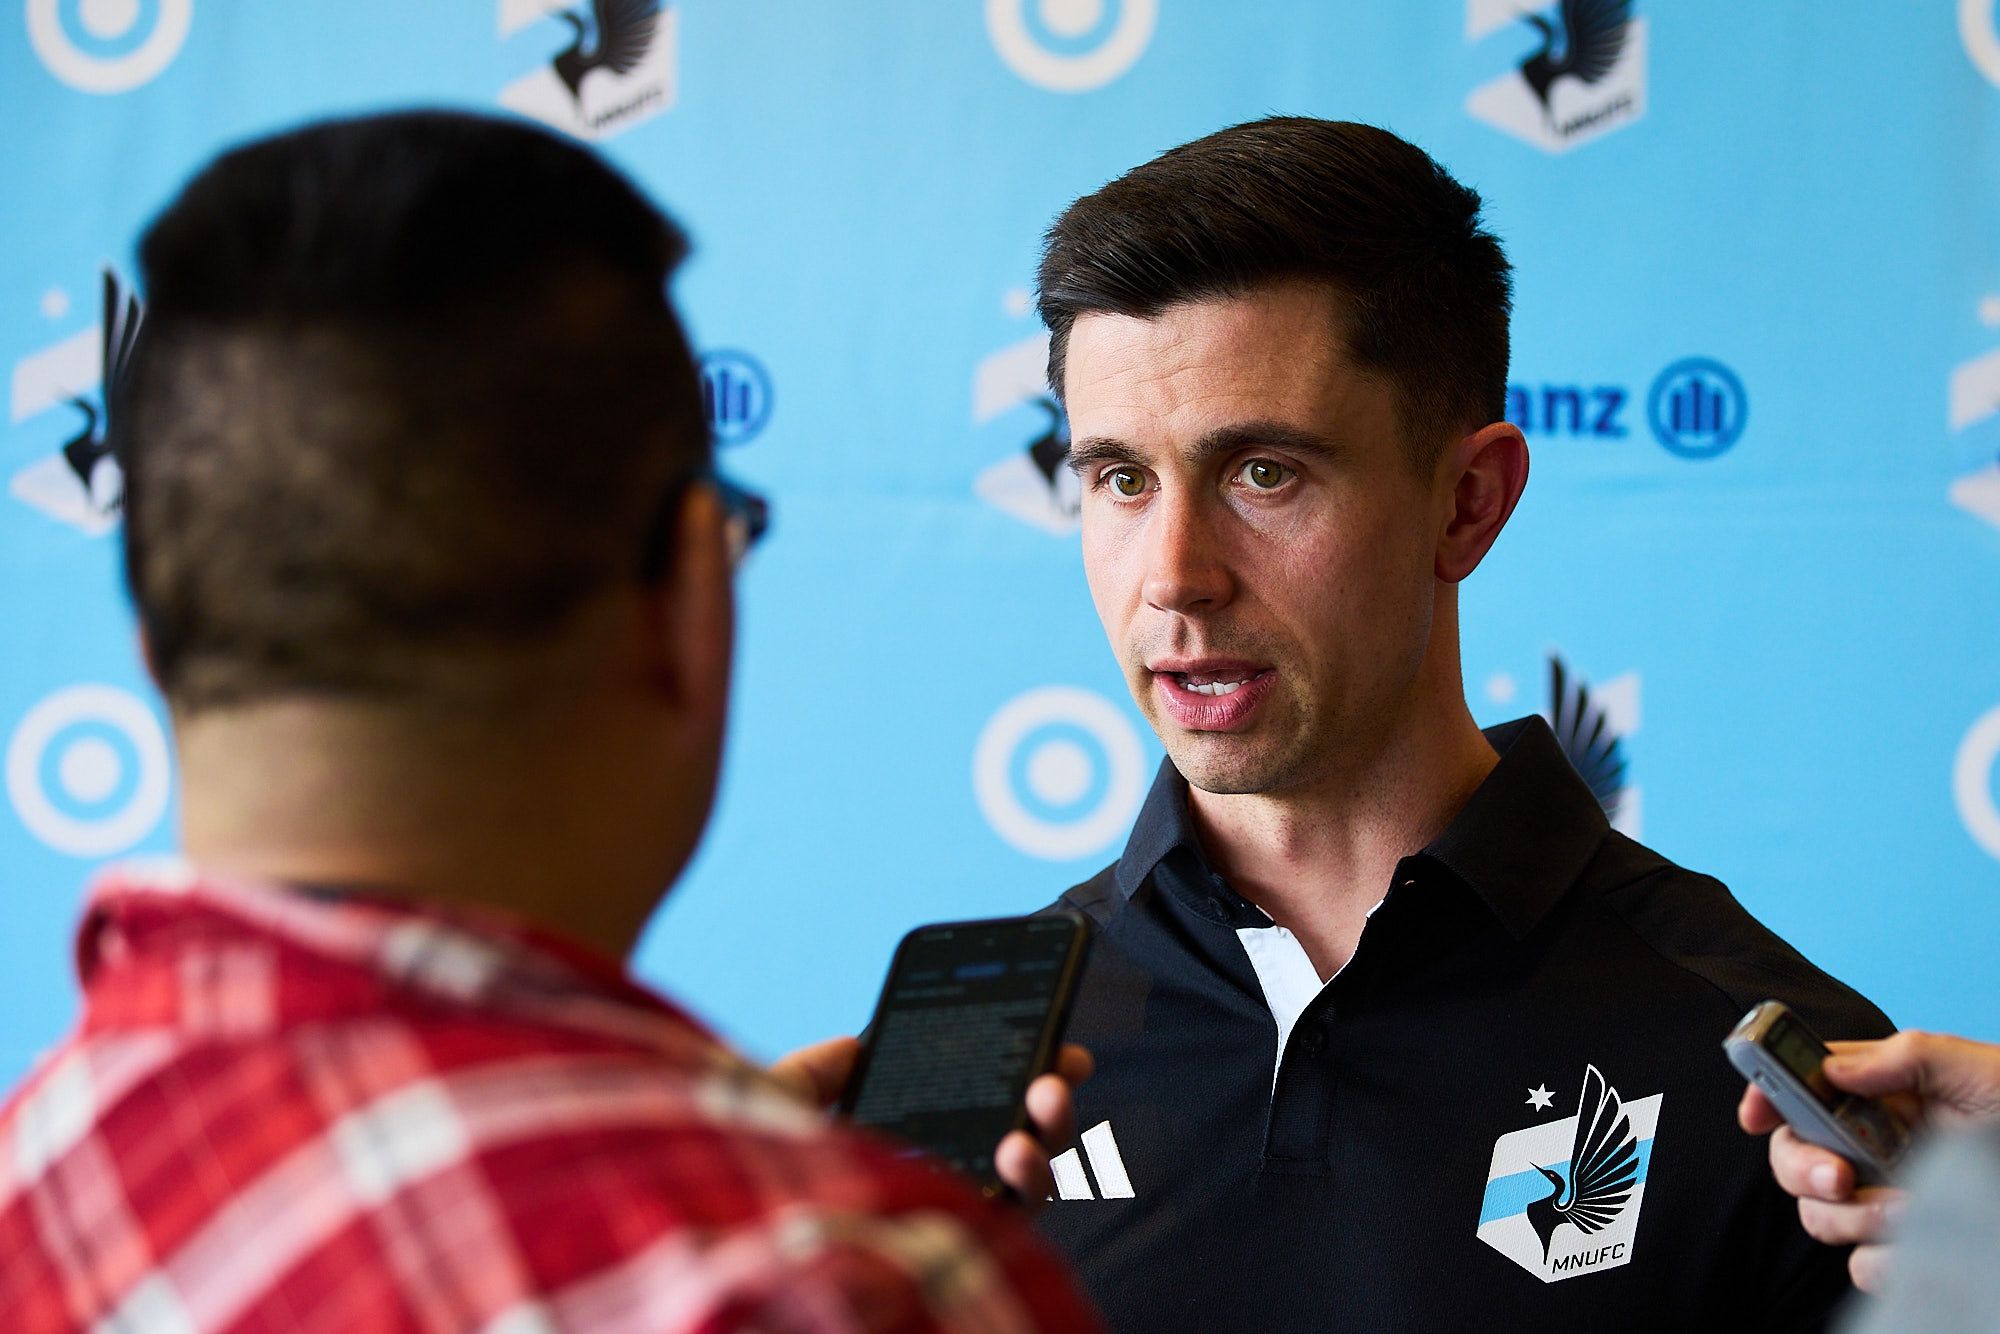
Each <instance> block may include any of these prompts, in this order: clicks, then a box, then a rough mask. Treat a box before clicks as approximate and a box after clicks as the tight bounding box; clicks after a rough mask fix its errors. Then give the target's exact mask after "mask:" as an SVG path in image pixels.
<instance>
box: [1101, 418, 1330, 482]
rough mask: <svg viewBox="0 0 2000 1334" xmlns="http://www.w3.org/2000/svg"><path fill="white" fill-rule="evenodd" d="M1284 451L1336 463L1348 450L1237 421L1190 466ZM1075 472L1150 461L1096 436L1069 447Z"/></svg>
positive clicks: (1201, 446) (1268, 424) (1207, 440)
mask: <svg viewBox="0 0 2000 1334" xmlns="http://www.w3.org/2000/svg"><path fill="white" fill-rule="evenodd" d="M1260 445H1262V446H1264V447H1266V448H1269V449H1277V450H1282V451H1284V452H1285V453H1287V454H1301V455H1304V456H1305V457H1307V458H1316V459H1321V460H1326V461H1333V460H1336V459H1338V458H1340V457H1341V456H1342V455H1343V454H1345V453H1346V452H1347V451H1346V450H1344V449H1342V448H1341V447H1340V445H1338V444H1337V443H1335V442H1334V441H1332V440H1330V439H1328V438H1327V437H1326V436H1323V435H1320V434H1319V433H1318V432H1316V431H1307V430H1303V429H1301V428H1300V427H1297V426H1288V425H1286V424H1285V423H1283V422H1274V421H1250V422H1234V423H1232V424H1230V425H1228V426H1218V427H1216V428H1215V429H1214V430H1213V431H1210V432H1209V433H1208V434H1207V435H1204V436H1203V437H1202V438H1201V439H1199V440H1197V441H1195V443H1194V447H1193V448H1191V449H1189V450H1188V451H1187V452H1186V455H1185V459H1186V461H1187V462H1188V463H1191V464H1194V465H1195V466H1197V467H1199V466H1200V465H1202V464H1205V463H1207V462H1209V461H1210V460H1212V459H1215V458H1218V457H1221V456H1223V455H1226V454H1234V453H1235V452H1236V451H1238V450H1240V449H1255V448H1257V447H1258V446H1260ZM1064 462H1066V463H1067V464H1068V465H1069V469H1070V471H1071V472H1073V473H1075V474H1077V475H1078V476H1079V477H1081V476H1083V475H1084V474H1086V473H1088V472H1090V471H1091V470H1093V469H1096V468H1101V467H1103V466H1105V465H1106V464H1110V463H1123V464H1130V465H1133V466H1136V467H1143V466H1145V463H1146V460H1145V459H1144V458H1143V457H1141V456H1140V454H1139V451H1138V450H1136V449H1134V448H1133V447H1132V446H1131V445H1129V444H1127V443H1125V442H1124V441H1123V440H1119V439H1116V438H1115V437H1112V436H1103V435H1093V436H1089V437H1086V438H1085V439H1082V440H1078V441H1076V442H1075V443H1073V444H1072V445H1070V447H1069V455H1068V457H1067V458H1066V459H1065V460H1064Z"/></svg>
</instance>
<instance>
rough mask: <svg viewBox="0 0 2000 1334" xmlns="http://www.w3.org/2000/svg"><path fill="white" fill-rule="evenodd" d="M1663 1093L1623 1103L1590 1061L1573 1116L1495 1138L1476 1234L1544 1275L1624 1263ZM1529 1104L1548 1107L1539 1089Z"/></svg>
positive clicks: (1557, 1278)
mask: <svg viewBox="0 0 2000 1334" xmlns="http://www.w3.org/2000/svg"><path fill="white" fill-rule="evenodd" d="M1665 1096H1666V1095H1665V1094H1661V1093H1655V1094H1653V1095H1652V1096H1651V1097H1646V1098H1640V1099H1637V1100H1636V1101H1633V1102H1626V1101H1625V1100H1624V1099H1622V1098H1620V1097H1619V1095H1618V1090H1617V1089H1615V1088H1613V1087H1612V1086H1611V1084H1610V1083H1609V1081H1607V1080H1606V1079H1605V1077H1604V1075H1603V1074H1602V1073H1601V1072H1600V1071H1599V1070H1598V1068H1597V1067H1596V1066H1594V1065H1592V1066H1586V1067H1585V1068H1584V1072H1583V1091H1582V1094H1581V1095H1580V1097H1579V1098H1578V1101H1577V1112H1576V1115H1575V1116H1571V1117H1565V1118H1564V1119H1563V1120H1560V1121H1548V1122H1544V1123H1542V1124H1540V1125H1533V1126H1529V1127H1527V1128H1526V1129H1523V1130H1516V1131H1513V1132H1511V1133H1509V1134H1505V1135H1502V1136H1501V1137H1500V1138H1499V1139H1497V1140H1495V1141H1494V1143H1493V1162H1492V1166H1491V1167H1490V1168H1489V1169H1488V1170H1487V1174H1486V1195H1485V1198H1484V1199H1483V1200H1482V1201H1481V1202H1480V1207H1479V1234H1478V1235H1479V1239H1480V1240H1481V1241H1483V1242H1485V1243H1486V1244H1487V1245H1488V1246H1491V1247H1492V1248H1493V1249H1494V1250H1496V1251H1498V1252H1500V1253H1501V1254H1502V1255H1504V1256H1506V1257H1507V1258H1508V1259H1509V1260H1512V1261H1513V1262H1514V1263H1515V1264H1517V1265H1519V1266H1520V1267H1521V1268H1523V1269H1525V1270H1527V1271H1528V1272H1529V1273H1531V1274H1533V1275H1534V1276H1535V1277H1536V1278H1538V1279H1540V1280H1541V1281H1542V1282H1544V1283H1560V1282H1561V1281H1562V1280H1564V1279H1567V1278H1576V1277H1578V1276H1579V1275H1582V1274H1594V1273H1598V1272H1600V1271H1602V1270H1606V1269H1618V1268H1621V1267H1623V1266H1625V1265H1628V1264H1630V1263H1632V1246H1633V1237H1634V1234H1635V1233H1636V1232H1637V1231H1638V1227H1639V1210H1640V1208H1641V1206H1642V1205H1644V1203H1645V1200H1646V1177H1647V1174H1648V1171H1649V1169H1650V1168H1651V1166H1652V1158H1653V1132H1654V1131H1655V1129H1657V1127H1658V1126H1659V1121H1660V1102H1661V1100H1662V1099H1663V1098H1664V1097H1665ZM1528 1101H1529V1105H1530V1106H1532V1107H1538V1108H1539V1107H1545V1106H1547V1105H1549V1101H1550V1098H1549V1091H1548V1089H1547V1088H1546V1087H1542V1088H1537V1089H1535V1090H1533V1091H1531V1092H1530V1094H1529V1099H1528Z"/></svg>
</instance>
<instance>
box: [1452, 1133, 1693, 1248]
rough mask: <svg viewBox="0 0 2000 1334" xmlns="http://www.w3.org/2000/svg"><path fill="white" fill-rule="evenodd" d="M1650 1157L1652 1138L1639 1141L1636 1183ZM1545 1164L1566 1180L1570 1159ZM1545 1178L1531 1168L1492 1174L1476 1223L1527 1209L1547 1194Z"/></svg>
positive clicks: (1643, 1180) (1651, 1154)
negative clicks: (1510, 1173)
mask: <svg viewBox="0 0 2000 1334" xmlns="http://www.w3.org/2000/svg"><path fill="white" fill-rule="evenodd" d="M1652 1161H1653V1141H1651V1140H1649V1139H1642V1140H1640V1141H1639V1176H1638V1181H1639V1183H1641V1184H1643V1183H1644V1182H1645V1180H1646V1169H1647V1168H1648V1167H1649V1166H1651V1164H1652ZM1545 1166H1546V1167H1547V1168H1548V1169H1549V1170H1550V1171H1551V1172H1554V1173H1555V1174H1556V1175H1557V1176H1559V1177H1561V1178H1562V1179H1563V1180H1564V1181H1568V1180H1569V1163H1568V1162H1567V1161H1564V1162H1559V1163H1547V1164H1545ZM1548 1193H1549V1181H1548V1178H1547V1177H1545V1176H1543V1175H1542V1174H1541V1173H1540V1172H1537V1171H1535V1170H1534V1169H1533V1168H1528V1169H1527V1170H1525V1171H1521V1172H1516V1173H1514V1174H1513V1175H1511V1176H1504V1177H1494V1178H1493V1179H1492V1180H1491V1181H1489V1182H1487V1183H1486V1198H1485V1200H1484V1201H1482V1202H1481V1203H1480V1206H1479V1226H1481V1227H1485V1226H1486V1225H1487V1224H1488V1223H1491V1222H1493V1221H1494V1220H1495V1219H1498V1218H1512V1217H1513V1216H1514V1215H1515V1214H1519V1213H1526V1212H1527V1210H1528V1206H1529V1205H1530V1204H1532V1203H1534V1202H1535V1201H1536V1200H1540V1199H1545V1198H1547V1196H1548Z"/></svg>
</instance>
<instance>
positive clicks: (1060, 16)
mask: <svg viewBox="0 0 2000 1334" xmlns="http://www.w3.org/2000/svg"><path fill="white" fill-rule="evenodd" d="M1159 17H1160V6H1159V0H986V34H987V36H988V37H990V38H992V40H993V49H994V50H995V51H997V52H999V54H1000V58H1001V59H1002V60H1004V61H1006V62H1007V67H1008V68H1009V69H1011V70H1013V71H1014V73H1016V74H1018V75H1020V76H1021V77H1022V78H1023V79H1026V80H1027V81H1028V82H1029V83H1032V84H1034V85H1035V86H1036V87H1037V88H1046V89H1048V90H1049V91H1050V92H1052V93H1086V92H1089V91H1090V90H1091V89H1093V88H1102V87H1103V86H1104V85H1105V84H1107V83H1110V82H1111V81H1112V80H1113V79H1116V78H1117V77H1118V76H1119V75H1121V74H1123V73H1124V72H1125V71H1126V70H1129V69H1131V68H1132V66H1133V65H1135V64H1137V63H1138V60H1139V57H1140V56H1142V55H1144V54H1145V51H1146V45H1147V43H1149V42H1151V41H1152V40H1153V27H1154V25H1155V24H1156V23H1157V22H1158V21H1159Z"/></svg>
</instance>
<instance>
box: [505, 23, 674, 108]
mask: <svg viewBox="0 0 2000 1334" xmlns="http://www.w3.org/2000/svg"><path fill="white" fill-rule="evenodd" d="M499 3H500V36H501V37H502V38H503V39H504V38H507V37H511V36H513V35H514V34H515V33H517V32H519V31H521V30H522V29H523V28H528V27H534V26H539V25H543V24H544V23H545V21H548V20H555V21H558V22H560V23H561V24H562V26H563V27H565V28H567V29H568V34H567V35H568V38H569V40H568V43H567V44H566V45H565V46H563V47H562V48H561V49H559V50H557V51H556V52H555V53H554V54H553V55H552V56H551V57H550V58H549V61H548V63H547V64H546V65H543V66H542V67H541V68H540V69H537V70H535V71H534V72H533V73H532V74H526V75H523V76H522V77H520V78H518V79H516V80H514V82H512V83H510V84H508V85H507V86H506V87H505V88H502V89H501V90H500V105H501V106H504V107H506V108H508V109H509V110H511V111H518V112H520V113H521V114H522V115H525V116H532V117H534V118H535V119H536V120H539V121H542V122H544V123H545V124H548V125H553V126H554V127H555V128H557V129H559V130H564V131H567V132H568V133H570V134H573V135H575V136H576V137H577V138H579V139H589V140H597V141H601V140H605V139H610V138H613V137H615V136H617V135H620V134H623V133H625V131H627V130H630V129H633V128H634V127H636V126H639V125H643V124H645V123H646V122H647V121H649V120H651V119H653V118H654V117H655V116H659V115H662V114H664V113H665V112H666V111H667V110H668V109H669V108H670V107H672V106H673V104H674V96H675V91H676V83H675V78H676V67H677V59H678V49H679V42H678V32H677V23H678V18H679V15H678V12H677V11H676V10H674V9H672V8H669V7H667V6H664V5H662V4H661V2H660V0H590V2H589V4H588V5H587V6H586V5H584V4H566V3H564V0H499Z"/></svg>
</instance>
